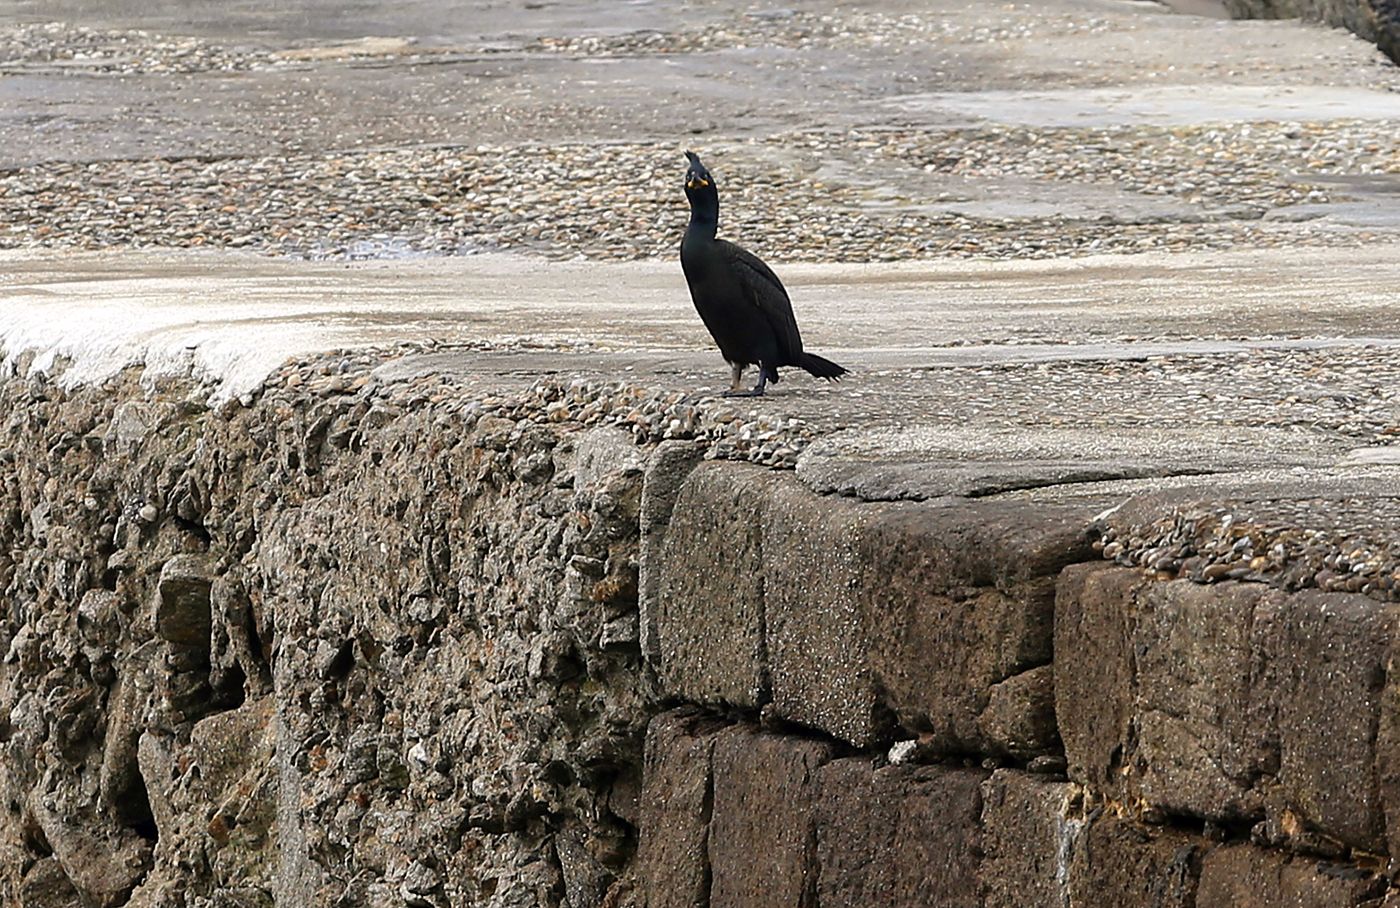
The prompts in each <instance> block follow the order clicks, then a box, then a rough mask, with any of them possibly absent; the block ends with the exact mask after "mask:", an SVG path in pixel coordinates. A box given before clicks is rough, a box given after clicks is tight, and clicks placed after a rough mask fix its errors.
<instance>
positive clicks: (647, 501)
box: [637, 441, 704, 668]
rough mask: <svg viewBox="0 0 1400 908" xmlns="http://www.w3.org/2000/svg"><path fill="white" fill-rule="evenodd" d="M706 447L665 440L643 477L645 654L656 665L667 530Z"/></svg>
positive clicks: (640, 579)
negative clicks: (684, 488)
mask: <svg viewBox="0 0 1400 908" xmlns="http://www.w3.org/2000/svg"><path fill="white" fill-rule="evenodd" d="M703 453H704V452H703V450H702V449H700V448H699V447H697V446H696V445H695V444H694V442H689V441H663V442H661V444H659V445H657V446H656V450H655V451H653V452H652V455H651V458H650V460H648V462H647V467H646V473H645V475H644V478H643V480H642V507H641V516H640V539H639V549H640V551H639V554H638V562H639V563H638V572H637V588H638V592H637V605H638V610H639V612H640V634H641V647H642V656H643V657H645V658H646V660H647V662H649V663H650V664H651V666H652V667H653V668H657V667H659V666H660V665H661V640H660V637H659V632H658V630H657V618H658V615H659V614H660V610H661V601H660V600H661V589H662V585H661V578H662V575H663V573H664V570H663V568H664V565H665V563H666V562H665V548H666V533H667V530H668V529H669V528H670V525H671V514H672V513H673V512H674V510H675V507H676V500H677V499H678V498H679V497H680V493H681V486H682V485H683V484H684V483H685V479H686V477H687V476H689V475H690V471H691V470H693V469H695V467H696V465H697V464H699V463H700V459H701V457H702V455H703Z"/></svg>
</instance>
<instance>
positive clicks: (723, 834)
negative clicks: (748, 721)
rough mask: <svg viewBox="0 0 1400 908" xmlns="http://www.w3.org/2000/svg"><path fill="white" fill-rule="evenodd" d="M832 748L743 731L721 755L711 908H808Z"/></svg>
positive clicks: (728, 739)
mask: <svg viewBox="0 0 1400 908" xmlns="http://www.w3.org/2000/svg"><path fill="white" fill-rule="evenodd" d="M834 753H835V749H834V748H833V747H832V746H831V745H830V744H827V743H824V742H819V741H809V740H804V739H802V738H796V737H792V736H778V735H773V734H768V733H756V732H755V731H754V730H753V729H752V728H749V727H746V726H736V727H734V728H731V729H728V730H726V731H724V732H722V733H721V734H720V735H719V737H718V739H717V740H716V742H715V748H714V813H713V819H712V820H711V823H710V837H709V860H710V867H711V876H712V879H713V884H712V887H711V889H710V906H711V908H806V906H809V905H811V904H812V899H813V898H814V896H815V894H816V883H817V865H816V838H815V826H814V823H813V809H814V806H815V803H816V799H817V795H818V787H817V774H818V771H819V769H820V767H822V766H823V765H825V764H826V763H828V762H830V760H831V759H832V757H833V755H834Z"/></svg>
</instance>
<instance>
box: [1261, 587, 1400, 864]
mask: <svg viewBox="0 0 1400 908" xmlns="http://www.w3.org/2000/svg"><path fill="white" fill-rule="evenodd" d="M1254 620H1255V629H1254V634H1255V636H1256V637H1257V638H1258V641H1259V643H1258V645H1259V647H1260V663H1261V665H1262V666H1263V670H1262V672H1261V674H1262V680H1261V682H1260V687H1259V690H1258V691H1257V694H1259V695H1262V696H1266V697H1267V698H1268V703H1267V704H1265V707H1264V712H1265V714H1266V715H1267V716H1268V717H1270V718H1271V719H1272V722H1273V725H1274V728H1275V729H1276V733H1277V735H1278V747H1279V758H1278V777H1277V781H1278V791H1277V792H1276V793H1274V796H1272V797H1270V799H1269V804H1268V808H1269V811H1270V814H1271V817H1275V818H1278V819H1279V821H1280V823H1281V825H1282V827H1283V828H1284V829H1285V831H1287V829H1288V828H1289V826H1291V825H1293V822H1294V821H1296V822H1298V823H1301V825H1302V826H1303V827H1304V828H1305V829H1306V830H1308V831H1315V832H1317V833H1321V834H1322V835H1324V836H1326V837H1329V838H1335V839H1338V840H1340V841H1341V842H1343V843H1344V844H1346V845H1350V846H1352V847H1354V848H1360V849H1362V850H1364V851H1369V852H1373V853H1374V852H1383V851H1384V850H1385V848H1386V841H1385V819H1384V815H1383V813H1382V810H1381V794H1380V789H1379V786H1378V784H1377V768H1378V765H1380V764H1384V763H1389V762H1392V761H1393V755H1392V754H1393V752H1387V751H1384V750H1378V748H1377V735H1378V730H1379V724H1380V705H1381V697H1382V692H1383V690H1384V687H1385V684H1386V666H1387V664H1388V662H1389V656H1390V649H1391V645H1392V642H1393V640H1394V638H1395V629H1396V623H1397V620H1400V607H1397V606H1396V605H1393V604H1386V603H1381V602H1377V601H1376V600H1374V599H1371V598H1369V597H1366V596H1362V595H1359V594H1352V593H1323V592H1318V591H1315V590H1306V591H1303V592H1300V593H1296V594H1293V595H1291V596H1284V595H1282V594H1273V595H1271V596H1270V597H1268V598H1266V599H1265V600H1264V601H1263V602H1262V603H1261V605H1260V608H1259V609H1258V611H1257V613H1256V615H1255V619H1254Z"/></svg>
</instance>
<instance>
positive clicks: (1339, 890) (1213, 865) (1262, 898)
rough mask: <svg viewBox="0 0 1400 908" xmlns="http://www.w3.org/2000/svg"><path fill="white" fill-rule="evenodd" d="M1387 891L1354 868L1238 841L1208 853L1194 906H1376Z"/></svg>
mask: <svg viewBox="0 0 1400 908" xmlns="http://www.w3.org/2000/svg"><path fill="white" fill-rule="evenodd" d="M1385 891H1386V884H1385V880H1384V879H1382V878H1380V877H1378V876H1376V875H1375V874H1372V873H1369V872H1366V871H1363V870H1360V869H1358V868H1356V867H1354V866H1349V865H1343V864H1332V863H1329V862H1326V861H1318V860H1317V859H1315V858H1313V859H1309V858H1302V857H1292V856H1289V855H1287V854H1284V853H1282V852H1277V851H1273V850H1269V849H1263V848H1256V847H1254V846H1253V845H1243V844H1240V845H1229V846H1224V847H1220V848H1216V849H1214V850H1213V851H1211V852H1210V853H1209V854H1207V855H1206V856H1205V858H1204V861H1203V862H1202V867H1201V882H1200V888H1199V889H1198V890H1197V892H1196V908H1296V906H1307V908H1361V906H1367V908H1373V906H1377V905H1378V904H1379V900H1380V898H1381V897H1382V896H1384V895H1385Z"/></svg>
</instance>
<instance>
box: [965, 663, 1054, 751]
mask: <svg viewBox="0 0 1400 908" xmlns="http://www.w3.org/2000/svg"><path fill="white" fill-rule="evenodd" d="M977 727H978V730H979V731H980V732H981V733H982V737H983V739H984V740H986V741H988V742H993V746H994V747H995V748H996V749H998V750H1003V751H1005V752H1007V753H1010V754H1011V755H1012V756H1016V757H1021V758H1027V757H1033V756H1035V755H1036V754H1043V753H1048V752H1050V751H1052V750H1054V749H1055V746H1056V745H1057V744H1058V743H1059V740H1060V732H1059V727H1058V726H1057V725H1056V724H1055V669H1054V666H1051V665H1038V666H1036V667H1035V668H1032V669H1027V670H1026V671H1023V672H1021V673H1020V674H1018V675H1012V676H1011V677H1010V678H1007V679H1006V680H1005V681H999V682H997V683H996V684H993V685H992V686H991V688H989V689H988V696H987V706H986V708H985V709H983V710H982V714H981V715H980V716H978V717H977Z"/></svg>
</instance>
